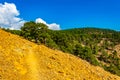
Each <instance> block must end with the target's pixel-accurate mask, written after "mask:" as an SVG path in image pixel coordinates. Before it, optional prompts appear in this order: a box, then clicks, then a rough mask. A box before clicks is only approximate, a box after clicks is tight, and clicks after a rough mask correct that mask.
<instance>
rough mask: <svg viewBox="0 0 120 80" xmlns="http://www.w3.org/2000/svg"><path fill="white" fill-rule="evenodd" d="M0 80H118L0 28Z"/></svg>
mask: <svg viewBox="0 0 120 80" xmlns="http://www.w3.org/2000/svg"><path fill="white" fill-rule="evenodd" d="M0 36H1V37H0V80H84V79H85V80H103V79H104V80H120V78H119V77H118V76H115V75H112V74H110V73H109V72H106V71H104V70H103V69H101V68H99V67H95V66H92V65H90V64H89V63H87V62H86V61H84V60H81V59H79V58H77V57H75V56H73V55H70V54H64V53H63V52H61V51H57V50H52V49H49V48H47V47H45V46H43V45H40V46H39V45H36V44H34V43H32V42H29V41H27V40H25V39H22V38H21V37H19V36H16V35H12V34H10V33H7V32H4V31H2V30H0Z"/></svg>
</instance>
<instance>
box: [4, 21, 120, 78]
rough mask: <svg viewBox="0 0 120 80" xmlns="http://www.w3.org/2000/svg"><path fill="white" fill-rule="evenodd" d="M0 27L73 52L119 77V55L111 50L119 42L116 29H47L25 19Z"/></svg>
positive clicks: (38, 42) (119, 33) (32, 39)
mask: <svg viewBox="0 0 120 80" xmlns="http://www.w3.org/2000/svg"><path fill="white" fill-rule="evenodd" d="M2 29H3V30H5V31H8V32H10V33H13V34H16V35H19V36H22V37H23V38H25V39H27V40H29V41H32V42H34V43H37V44H38V45H40V44H44V45H46V46H48V47H49V48H52V49H57V50H61V51H63V52H66V53H70V54H73V55H75V56H77V57H80V58H82V59H84V60H86V61H88V62H89V63H90V64H92V65H95V66H100V67H102V68H104V69H105V70H106V71H109V72H111V73H112V74H116V75H118V76H120V55H119V54H118V52H117V51H116V50H115V47H116V46H117V45H120V32H119V31H114V30H110V29H99V28H90V27H86V28H74V29H67V30H50V29H48V26H47V25H45V24H43V23H35V22H33V21H30V22H26V23H25V24H24V26H22V27H21V29H20V30H10V29H5V28H2Z"/></svg>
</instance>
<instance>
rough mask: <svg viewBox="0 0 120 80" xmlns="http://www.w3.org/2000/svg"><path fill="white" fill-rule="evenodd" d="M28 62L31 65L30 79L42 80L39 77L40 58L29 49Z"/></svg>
mask: <svg viewBox="0 0 120 80" xmlns="http://www.w3.org/2000/svg"><path fill="white" fill-rule="evenodd" d="M26 62H27V64H28V66H29V75H30V79H29V80H40V77H39V72H38V66H39V65H38V64H39V63H38V59H37V57H36V55H35V54H34V53H33V52H32V51H31V50H29V52H28V56H27V57H26Z"/></svg>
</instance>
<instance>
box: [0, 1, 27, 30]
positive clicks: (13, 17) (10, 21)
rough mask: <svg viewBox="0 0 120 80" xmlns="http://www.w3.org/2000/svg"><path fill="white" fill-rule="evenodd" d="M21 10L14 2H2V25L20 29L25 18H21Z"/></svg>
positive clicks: (0, 19)
mask: <svg viewBox="0 0 120 80" xmlns="http://www.w3.org/2000/svg"><path fill="white" fill-rule="evenodd" d="M19 15H20V13H19V11H18V10H17V8H16V5H15V4H14V3H7V2H5V3H4V4H1V3H0V26H1V27H5V28H10V29H20V27H21V26H23V24H24V23H25V20H23V19H21V18H19V17H18V16H19Z"/></svg>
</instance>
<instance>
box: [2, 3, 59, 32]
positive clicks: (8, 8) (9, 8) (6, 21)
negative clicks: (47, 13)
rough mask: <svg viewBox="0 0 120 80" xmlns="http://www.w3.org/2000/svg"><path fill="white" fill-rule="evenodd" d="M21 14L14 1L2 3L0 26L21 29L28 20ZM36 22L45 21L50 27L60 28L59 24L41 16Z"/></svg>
mask: <svg viewBox="0 0 120 80" xmlns="http://www.w3.org/2000/svg"><path fill="white" fill-rule="evenodd" d="M19 15H20V13H19V11H18V10H17V8H16V5H15V4H14V3H7V2H5V3H4V4H2V3H0V27H4V28H9V29H12V30H13V29H20V27H21V26H23V25H24V23H25V22H26V21H25V20H23V19H22V18H20V17H19ZM36 23H44V24H46V25H47V26H48V27H49V29H52V30H60V25H59V24H56V23H52V24H48V23H47V22H46V21H44V20H43V19H41V18H37V19H36Z"/></svg>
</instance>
